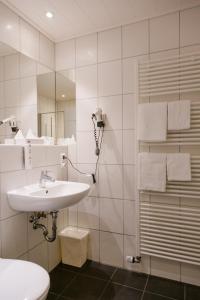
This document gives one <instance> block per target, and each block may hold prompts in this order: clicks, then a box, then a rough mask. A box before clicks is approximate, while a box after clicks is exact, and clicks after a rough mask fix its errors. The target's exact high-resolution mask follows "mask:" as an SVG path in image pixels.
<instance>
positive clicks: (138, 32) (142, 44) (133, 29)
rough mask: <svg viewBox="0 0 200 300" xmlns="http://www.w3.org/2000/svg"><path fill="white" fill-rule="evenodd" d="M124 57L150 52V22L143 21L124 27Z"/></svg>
mask: <svg viewBox="0 0 200 300" xmlns="http://www.w3.org/2000/svg"><path fill="white" fill-rule="evenodd" d="M122 41H123V57H131V56H137V55H142V54H146V53H148V50H149V24H148V21H147V20H146V21H142V22H137V23H132V24H130V25H125V26H123V27H122Z"/></svg>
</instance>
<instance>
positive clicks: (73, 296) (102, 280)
mask: <svg viewBox="0 0 200 300" xmlns="http://www.w3.org/2000/svg"><path fill="white" fill-rule="evenodd" d="M50 278H51V287H50V292H49V295H48V298H47V300H97V299H98V300H170V299H171V300H200V287H196V286H192V285H188V284H184V283H180V282H177V281H173V280H168V279H164V278H160V277H155V276H148V275H146V274H141V273H136V272H131V271H126V270H122V269H118V268H114V267H110V266H105V265H102V264H99V263H96V262H92V261H87V262H86V263H85V265H84V266H83V267H82V268H81V269H79V268H76V267H71V266H68V265H64V264H60V265H58V266H57V267H56V268H55V269H54V270H53V271H52V272H51V273H50Z"/></svg>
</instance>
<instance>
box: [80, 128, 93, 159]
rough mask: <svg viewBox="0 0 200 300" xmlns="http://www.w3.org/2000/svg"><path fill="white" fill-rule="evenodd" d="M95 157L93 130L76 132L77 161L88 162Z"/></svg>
mask: <svg viewBox="0 0 200 300" xmlns="http://www.w3.org/2000/svg"><path fill="white" fill-rule="evenodd" d="M96 159H97V156H96V155H95V141H94V134H93V131H88V132H77V162H78V163H89V164H90V163H95V162H96Z"/></svg>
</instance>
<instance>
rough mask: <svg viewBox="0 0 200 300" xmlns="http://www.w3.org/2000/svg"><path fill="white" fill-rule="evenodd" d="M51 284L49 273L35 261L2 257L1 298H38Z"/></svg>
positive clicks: (17, 299)
mask: <svg viewBox="0 0 200 300" xmlns="http://www.w3.org/2000/svg"><path fill="white" fill-rule="evenodd" d="M49 285H50V280H49V274H48V273H47V271H46V270H45V269H43V268H42V267H40V266H39V265H36V264H34V263H31V262H28V261H22V260H15V259H0V299H6V300H13V299H15V300H37V299H39V298H40V297H41V296H42V295H44V294H45V293H46V292H47V291H48V289H49Z"/></svg>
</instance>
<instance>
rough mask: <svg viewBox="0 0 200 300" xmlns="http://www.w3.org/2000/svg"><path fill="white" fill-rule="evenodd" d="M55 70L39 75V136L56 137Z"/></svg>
mask: <svg viewBox="0 0 200 300" xmlns="http://www.w3.org/2000/svg"><path fill="white" fill-rule="evenodd" d="M55 87H56V82H55V72H51V71H49V72H48V71H47V72H43V73H42V74H39V75H37V100H38V107H37V108H38V136H39V137H41V136H50V137H56V101H55V93H56V89H55Z"/></svg>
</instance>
